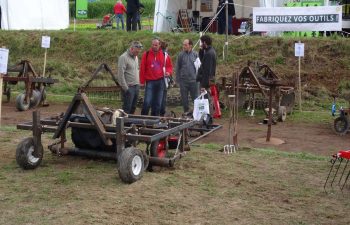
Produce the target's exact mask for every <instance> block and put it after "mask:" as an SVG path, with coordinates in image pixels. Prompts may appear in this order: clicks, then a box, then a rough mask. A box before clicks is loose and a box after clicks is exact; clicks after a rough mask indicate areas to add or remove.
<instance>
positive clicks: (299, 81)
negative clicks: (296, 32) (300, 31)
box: [298, 56, 302, 112]
mask: <svg viewBox="0 0 350 225" xmlns="http://www.w3.org/2000/svg"><path fill="white" fill-rule="evenodd" d="M300 58H301V57H300V56H299V57H298V64H299V79H298V83H299V84H298V88H299V111H300V112H301V111H302V109H301V76H300V61H301V60H300Z"/></svg>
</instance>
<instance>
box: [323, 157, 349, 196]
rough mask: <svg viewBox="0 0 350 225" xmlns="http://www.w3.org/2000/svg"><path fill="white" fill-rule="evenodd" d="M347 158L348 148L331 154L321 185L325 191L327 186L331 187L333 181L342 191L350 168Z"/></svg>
mask: <svg viewBox="0 0 350 225" xmlns="http://www.w3.org/2000/svg"><path fill="white" fill-rule="evenodd" d="M349 160H350V150H340V151H339V152H338V153H336V154H334V155H333V156H332V159H331V160H330V162H331V164H332V165H331V168H330V170H329V173H328V176H327V179H326V182H325V184H324V186H323V188H324V190H325V192H327V187H328V186H330V187H331V188H333V184H334V182H336V183H337V185H338V186H339V188H340V190H341V191H343V189H344V187H345V185H346V183H347V181H348V179H349V176H350V169H349V168H348V164H349ZM331 177H333V178H331ZM330 178H331V179H330Z"/></svg>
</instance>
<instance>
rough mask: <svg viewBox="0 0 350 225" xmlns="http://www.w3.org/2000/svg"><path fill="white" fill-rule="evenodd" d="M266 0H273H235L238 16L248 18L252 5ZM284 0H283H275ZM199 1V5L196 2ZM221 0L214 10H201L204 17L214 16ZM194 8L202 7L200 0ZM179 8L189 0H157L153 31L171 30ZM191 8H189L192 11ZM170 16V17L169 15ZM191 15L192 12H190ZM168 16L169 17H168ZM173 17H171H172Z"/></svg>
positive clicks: (215, 0)
mask: <svg viewBox="0 0 350 225" xmlns="http://www.w3.org/2000/svg"><path fill="white" fill-rule="evenodd" d="M264 1H273V0H234V3H235V4H238V5H236V6H235V9H236V17H237V18H248V17H249V16H250V14H251V13H252V12H253V8H252V7H257V6H260V5H261V4H264ZM275 1H283V0H275ZM196 2H197V5H195V3H196ZM218 2H219V0H213V11H212V12H201V16H202V17H212V16H214V15H215V13H216V8H217V5H218ZM192 5H193V7H192V9H197V10H199V9H200V1H199V0H198V1H194V0H193V1H192ZM245 6H246V7H245ZM179 9H187V0H156V4H155V10H154V26H153V32H169V31H170V28H171V27H172V26H175V24H176V21H177V12H178V11H179ZM190 11H191V10H189V12H190ZM169 16H170V17H169ZM190 16H191V14H190ZM166 18H168V19H166ZM170 18H171V19H170Z"/></svg>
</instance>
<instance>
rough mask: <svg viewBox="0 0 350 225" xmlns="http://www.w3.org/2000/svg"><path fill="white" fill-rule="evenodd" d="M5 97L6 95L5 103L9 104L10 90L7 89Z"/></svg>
mask: <svg viewBox="0 0 350 225" xmlns="http://www.w3.org/2000/svg"><path fill="white" fill-rule="evenodd" d="M5 95H6V102H10V100H11V88H9V87H8V88H7V89H6V91H5Z"/></svg>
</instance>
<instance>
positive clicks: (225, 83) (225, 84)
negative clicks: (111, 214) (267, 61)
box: [219, 62, 295, 121]
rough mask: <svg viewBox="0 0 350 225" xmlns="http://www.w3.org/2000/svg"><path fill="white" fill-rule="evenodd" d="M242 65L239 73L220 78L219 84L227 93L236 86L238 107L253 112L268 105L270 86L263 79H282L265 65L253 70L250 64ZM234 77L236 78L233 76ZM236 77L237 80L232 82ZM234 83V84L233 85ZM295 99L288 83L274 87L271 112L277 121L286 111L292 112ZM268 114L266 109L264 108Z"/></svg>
mask: <svg viewBox="0 0 350 225" xmlns="http://www.w3.org/2000/svg"><path fill="white" fill-rule="evenodd" d="M250 64H251V63H250V62H249V63H248V66H246V67H244V68H243V70H242V71H241V73H240V74H239V75H238V78H237V76H235V75H234V76H233V77H232V78H231V79H227V78H226V77H223V78H222V83H221V84H219V88H220V89H221V90H225V92H226V94H227V95H231V94H234V93H235V89H236V87H237V89H238V92H239V95H238V97H239V99H238V104H239V107H243V106H245V107H246V108H247V110H249V111H251V114H254V110H255V109H258V108H260V109H265V108H267V107H268V100H269V98H270V97H269V95H270V92H271V88H270V86H269V85H266V84H265V83H266V82H265V81H267V80H268V81H271V80H274V81H278V82H282V80H281V79H280V78H279V77H278V76H277V75H276V74H275V73H274V72H273V71H272V70H271V68H270V67H269V66H267V65H257V69H256V70H254V69H253V68H252V67H251V65H250ZM235 77H236V78H235ZM234 79H236V80H237V82H233V80H234ZM233 84H236V85H233ZM294 101H295V92H294V87H292V86H288V85H281V86H278V87H276V90H274V93H273V106H272V107H273V108H274V109H273V112H274V113H273V114H274V115H276V117H277V118H276V119H277V120H279V121H285V120H286V117H287V113H290V112H292V110H293V107H294ZM265 113H266V115H267V116H268V112H267V109H266V110H265Z"/></svg>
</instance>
